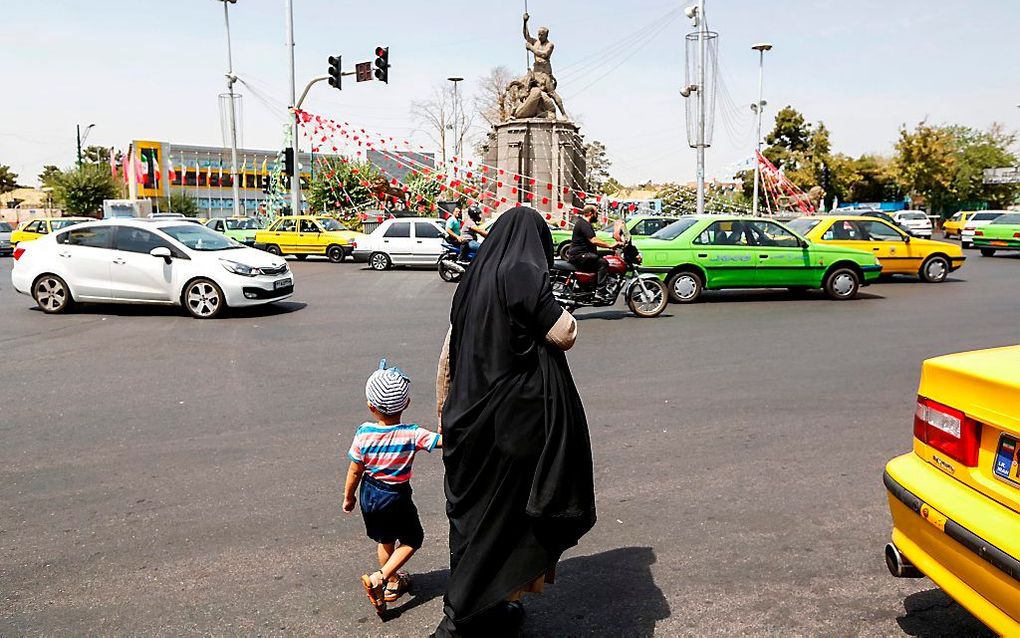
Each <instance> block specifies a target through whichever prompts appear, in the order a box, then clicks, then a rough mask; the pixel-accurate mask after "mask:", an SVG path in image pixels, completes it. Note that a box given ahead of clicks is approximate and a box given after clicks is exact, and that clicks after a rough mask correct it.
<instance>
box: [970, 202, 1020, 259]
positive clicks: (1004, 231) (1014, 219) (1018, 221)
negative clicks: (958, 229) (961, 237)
mask: <svg viewBox="0 0 1020 638" xmlns="http://www.w3.org/2000/svg"><path fill="white" fill-rule="evenodd" d="M973 242H974V247H975V248H978V249H980V250H981V256H982V257H992V256H993V255H995V253H996V251H1000V250H1020V213H1006V214H1005V215H1000V216H999V217H998V218H997V219H995V220H994V221H992V223H990V224H988V225H987V226H984V227H982V228H977V229H975V230H974V238H973Z"/></svg>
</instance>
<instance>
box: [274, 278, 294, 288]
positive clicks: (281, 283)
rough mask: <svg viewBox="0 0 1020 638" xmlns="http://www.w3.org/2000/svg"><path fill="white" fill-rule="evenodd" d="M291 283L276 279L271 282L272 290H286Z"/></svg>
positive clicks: (286, 280)
mask: <svg viewBox="0 0 1020 638" xmlns="http://www.w3.org/2000/svg"><path fill="white" fill-rule="evenodd" d="M292 283H293V281H292V280H290V279H277V280H276V281H274V282H273V288H274V289H276V290H279V289H280V288H286V287H287V286H289V285H291V284H292Z"/></svg>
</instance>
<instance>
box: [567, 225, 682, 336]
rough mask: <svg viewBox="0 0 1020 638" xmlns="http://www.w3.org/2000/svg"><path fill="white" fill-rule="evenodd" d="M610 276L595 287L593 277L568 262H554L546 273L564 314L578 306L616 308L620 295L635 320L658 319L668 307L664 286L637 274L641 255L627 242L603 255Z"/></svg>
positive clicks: (650, 278)
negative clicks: (610, 253) (610, 252)
mask: <svg viewBox="0 0 1020 638" xmlns="http://www.w3.org/2000/svg"><path fill="white" fill-rule="evenodd" d="M605 259H606V261H607V262H609V273H608V274H607V275H606V280H605V281H604V282H602V285H601V286H596V279H597V277H598V275H597V274H596V273H593V272H591V273H589V272H580V271H578V270H577V267H576V266H574V265H572V264H570V263H569V262H566V261H563V260H560V259H557V260H556V261H555V262H553V267H552V271H551V272H550V273H549V274H550V278H551V283H552V289H553V296H554V297H555V298H556V301H558V302H559V303H560V305H561V306H563V307H564V308H565V309H566V310H567V312H570V313H573V312H574V310H576V309H577V308H579V307H581V306H594V307H604V306H612V305H615V304H616V301H617V299H619V297H620V293H621V292H622V293H623V296H624V299H626V301H627V307H628V308H630V311H631V312H633V313H634V314H635V315H637V316H638V317H642V318H648V317H658V316H659V315H660V314H662V311H663V310H665V309H666V304H667V303H669V293H668V292H667V290H666V284H664V283H662V280H660V279H659V278H658V277H656V276H655V275H652V274H648V273H641V272H640V264H641V253H640V252H639V251H638V249H637V248H636V247H635V246H634V244H632V243H631V242H630V241H627V242H626V243H625V244H623V245H622V246H620V247H618V248H617V249H616V250H615V251H614V253H613V254H612V255H606V258H605Z"/></svg>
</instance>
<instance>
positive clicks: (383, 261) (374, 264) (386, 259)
mask: <svg viewBox="0 0 1020 638" xmlns="http://www.w3.org/2000/svg"><path fill="white" fill-rule="evenodd" d="M368 265H369V266H370V267H371V268H372V270H389V268H390V266H392V265H393V262H391V261H390V256H389V255H387V254H386V253H372V254H371V255H369V257H368Z"/></svg>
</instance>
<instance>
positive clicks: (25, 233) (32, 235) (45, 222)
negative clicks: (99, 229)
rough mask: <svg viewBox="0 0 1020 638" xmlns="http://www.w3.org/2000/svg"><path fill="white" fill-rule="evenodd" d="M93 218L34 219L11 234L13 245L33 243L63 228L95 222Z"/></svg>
mask: <svg viewBox="0 0 1020 638" xmlns="http://www.w3.org/2000/svg"><path fill="white" fill-rule="evenodd" d="M94 221H96V220H95V219H93V218H92V217H54V218H52V219H32V220H29V221H27V222H25V223H23V224H22V225H21V226H19V227H18V229H17V230H16V231H14V232H13V233H11V245H12V246H17V245H18V244H20V243H21V242H26V241H32V240H33V239H39V238H40V237H44V236H46V235H49V234H50V233H52V232H56V231H58V230H60V229H61V228H67V227H68V226H71V225H73V224H78V223H81V222H94Z"/></svg>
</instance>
